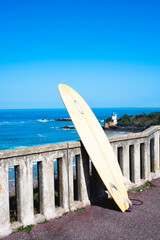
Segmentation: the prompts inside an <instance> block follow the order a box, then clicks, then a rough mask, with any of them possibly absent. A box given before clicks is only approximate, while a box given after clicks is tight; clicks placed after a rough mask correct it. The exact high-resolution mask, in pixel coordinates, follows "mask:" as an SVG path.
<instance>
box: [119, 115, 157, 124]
mask: <svg viewBox="0 0 160 240" xmlns="http://www.w3.org/2000/svg"><path fill="white" fill-rule="evenodd" d="M154 125H160V113H159V112H153V113H149V114H145V113H142V114H139V115H131V116H129V115H127V114H125V115H123V116H122V117H121V118H119V119H118V126H133V127H150V126H154Z"/></svg>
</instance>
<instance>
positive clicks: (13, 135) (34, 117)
mask: <svg viewBox="0 0 160 240" xmlns="http://www.w3.org/2000/svg"><path fill="white" fill-rule="evenodd" d="M92 110H93V112H94V114H95V115H96V117H97V118H98V120H99V121H100V124H101V125H102V126H103V124H104V119H105V118H108V117H109V116H110V115H111V114H112V113H113V112H114V113H116V114H117V116H118V118H119V117H121V116H122V115H124V114H128V115H134V114H140V113H143V112H144V113H146V114H148V113H150V112H160V108H93V109H92ZM64 118H69V115H68V113H67V111H66V109H24V110H19V109H18V110H9V109H1V110H0V150H6V149H13V148H21V147H28V146H35V145H42V144H49V143H57V142H66V141H73V140H79V136H78V134H77V132H76V130H75V129H63V128H62V127H65V126H69V127H72V126H73V123H72V122H71V121H63V119H64ZM58 119H61V121H58ZM106 134H107V135H108V136H112V135H118V134H126V132H113V131H107V133H106ZM33 177H34V179H35V181H36V178H37V165H36V164H34V165H33ZM14 179H15V176H14V170H13V168H10V169H9V181H10V182H12V181H13V180H14Z"/></svg>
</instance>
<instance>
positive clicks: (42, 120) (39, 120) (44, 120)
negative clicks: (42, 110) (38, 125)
mask: <svg viewBox="0 0 160 240" xmlns="http://www.w3.org/2000/svg"><path fill="white" fill-rule="evenodd" d="M37 121H38V122H43V123H44V122H48V120H47V119H38V120H37Z"/></svg>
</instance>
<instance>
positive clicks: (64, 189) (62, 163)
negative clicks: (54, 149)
mask: <svg viewBox="0 0 160 240" xmlns="http://www.w3.org/2000/svg"><path fill="white" fill-rule="evenodd" d="M67 158H68V154H67V150H66V151H63V157H62V158H60V159H59V179H60V180H61V183H60V206H61V207H62V208H64V210H65V211H68V210H69V201H68V168H67V165H68V159H67Z"/></svg>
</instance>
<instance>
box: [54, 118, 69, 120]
mask: <svg viewBox="0 0 160 240" xmlns="http://www.w3.org/2000/svg"><path fill="white" fill-rule="evenodd" d="M55 121H72V120H71V118H58V119H56V120H55Z"/></svg>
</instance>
